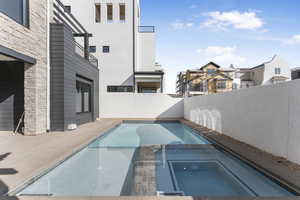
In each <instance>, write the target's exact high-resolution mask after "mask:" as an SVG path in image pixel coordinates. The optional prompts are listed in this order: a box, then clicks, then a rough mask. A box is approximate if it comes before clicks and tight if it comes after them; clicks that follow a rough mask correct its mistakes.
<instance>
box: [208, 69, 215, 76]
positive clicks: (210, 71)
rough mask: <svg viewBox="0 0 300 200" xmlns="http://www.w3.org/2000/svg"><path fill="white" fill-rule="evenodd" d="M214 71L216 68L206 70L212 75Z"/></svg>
mask: <svg viewBox="0 0 300 200" xmlns="http://www.w3.org/2000/svg"><path fill="white" fill-rule="evenodd" d="M215 71H216V70H214V69H208V70H207V74H209V75H212V74H214V73H215Z"/></svg>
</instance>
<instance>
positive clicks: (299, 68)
mask: <svg viewBox="0 0 300 200" xmlns="http://www.w3.org/2000/svg"><path fill="white" fill-rule="evenodd" d="M299 70H300V67H295V68H293V69H291V71H292V72H295V71H299Z"/></svg>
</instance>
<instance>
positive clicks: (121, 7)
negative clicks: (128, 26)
mask: <svg viewBox="0 0 300 200" xmlns="http://www.w3.org/2000/svg"><path fill="white" fill-rule="evenodd" d="M125 15H126V11H125V4H120V21H125V18H126V16H125Z"/></svg>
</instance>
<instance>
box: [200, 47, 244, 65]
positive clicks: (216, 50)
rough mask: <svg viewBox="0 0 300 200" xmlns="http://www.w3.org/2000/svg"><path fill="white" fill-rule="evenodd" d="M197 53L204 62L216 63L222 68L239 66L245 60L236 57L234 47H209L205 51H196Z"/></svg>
mask: <svg viewBox="0 0 300 200" xmlns="http://www.w3.org/2000/svg"><path fill="white" fill-rule="evenodd" d="M197 53H200V54H203V55H204V56H205V57H206V60H207V61H208V62H209V61H212V62H216V63H217V64H220V65H222V66H225V67H227V66H229V65H230V64H233V65H241V64H243V63H245V61H246V58H245V57H242V56H239V55H236V47H221V46H209V47H207V48H205V49H198V50H197Z"/></svg>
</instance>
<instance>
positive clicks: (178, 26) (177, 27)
mask: <svg viewBox="0 0 300 200" xmlns="http://www.w3.org/2000/svg"><path fill="white" fill-rule="evenodd" d="M193 26H194V23H192V22H187V23H184V22H174V23H172V24H171V27H172V28H173V29H174V30H183V29H188V28H191V27H193Z"/></svg>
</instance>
